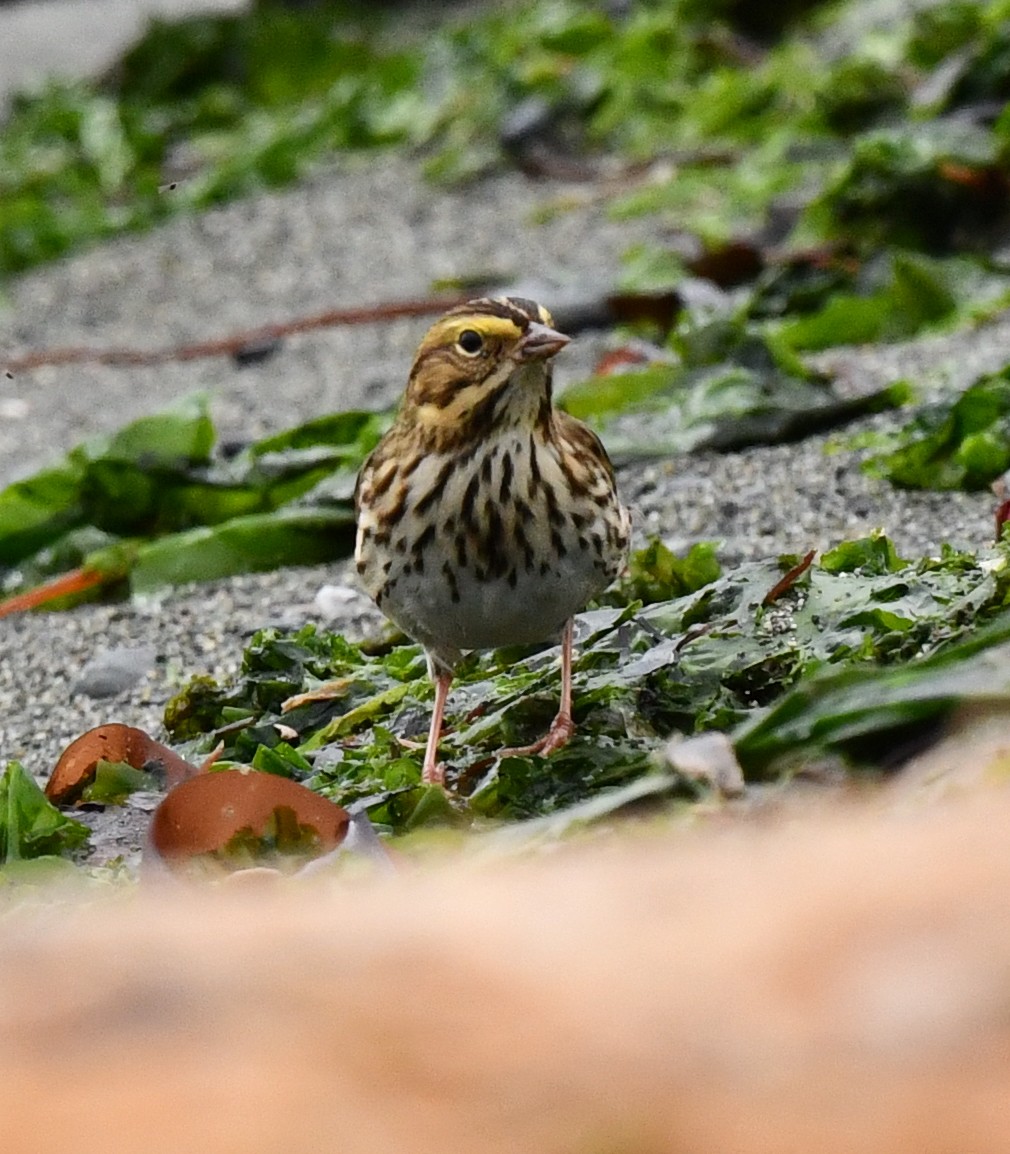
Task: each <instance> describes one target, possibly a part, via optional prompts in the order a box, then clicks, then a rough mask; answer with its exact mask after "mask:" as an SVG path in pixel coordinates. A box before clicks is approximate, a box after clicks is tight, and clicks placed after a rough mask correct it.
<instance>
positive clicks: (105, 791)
mask: <svg viewBox="0 0 1010 1154" xmlns="http://www.w3.org/2000/svg"><path fill="white" fill-rule="evenodd" d="M160 788H161V784H160V782H159V781H158V780H157V778H156V777H155V776H154V774H152V773H146V772H145V771H144V770H142V769H134V767H133V766H132V765H127V764H126V762H122V761H104V760H102V761H99V762H98V764H97V765H96V766H95V776H94V778H93V779H92V780H91V781H90V782H89V783H88V784H87V785H86V786H85V788H84V791H83V793H82V794H81V800H82V801H89V802H95V803H98V804H100V805H122V804H123V802H124V801H125V800H126V799H127V798H128V797H129V796H130V794H131V793H136V792H137V791H138V790H156V789H160Z"/></svg>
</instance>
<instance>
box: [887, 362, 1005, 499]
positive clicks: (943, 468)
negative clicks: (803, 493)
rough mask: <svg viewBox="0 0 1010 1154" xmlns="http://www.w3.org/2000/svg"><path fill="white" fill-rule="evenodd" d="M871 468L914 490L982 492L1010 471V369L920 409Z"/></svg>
mask: <svg viewBox="0 0 1010 1154" xmlns="http://www.w3.org/2000/svg"><path fill="white" fill-rule="evenodd" d="M895 440H896V442H897V447H896V448H893V449H891V450H890V451H889V452H884V453H878V454H876V455H874V456H873V457H872V458H870V459H869V461H868V462H867V467H868V468H869V469H872V470H873V471H876V472H880V473H883V474H884V475H885V476H886V477H888V478H889V479H890V480H891V481H893V482H894V483H895V484H896V485H902V486H904V487H906V488H915V489H984V488H986V487H987V486H988V485H989V484H990V483H991V482H992V481H994V480H995V479H996V478H997V477H999V476H1000V475H1001V474H1002V473H1004V472H1005V471H1006V470H1007V469H1008V468H1010V368H1007V369H1004V370H1003V371H1002V372H1000V373H993V374H991V375H987V376H982V377H979V378H978V379H977V380H976V381H974V382H973V383H972V384H971V385H970V386H969V387H968V388H967V389H966V390H965V391H964V392H963V393H962V394H961V395H960V396H959V397H958V398H957V399H956V400H954V401H953V402H950V401H943V402H938V403H935V404H933V405H929V406H926V407H925V408H924V409H922V410H921V411H920V412H919V413H918V414H917V415H916V416H915V417H914V418H913V419H912V420H911V421H910V422H909V423H908V424H907V425H905V427H904V428H903V429H901V431H900V432H899V433H898V434H897V435H896V437H895Z"/></svg>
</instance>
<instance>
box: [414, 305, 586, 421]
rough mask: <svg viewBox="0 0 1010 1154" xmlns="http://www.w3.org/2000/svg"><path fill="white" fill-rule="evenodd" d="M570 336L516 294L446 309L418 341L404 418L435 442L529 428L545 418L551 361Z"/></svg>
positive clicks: (548, 407) (547, 415) (542, 310)
mask: <svg viewBox="0 0 1010 1154" xmlns="http://www.w3.org/2000/svg"><path fill="white" fill-rule="evenodd" d="M569 340H570V338H569V337H566V336H565V335H564V334H563V333H559V332H557V330H556V329H555V328H554V322H553V320H552V318H551V314H550V313H549V312H548V311H547V310H546V309H545V308H544V307H543V306H542V305H538V304H537V303H536V302H535V301H531V300H526V299H524V298H522V297H501V298H483V299H480V300H473V301H468V302H467V303H466V304H464V305H459V306H458V307H457V308H454V309H451V310H450V311H449V312H447V313H446V314H445V315H444V316H443V317H441V318H440V319H439V320H437V321H436V322H435V323H434V324H433V325H432V326H431V328H430V329H429V330H428V332H427V334H426V335H425V337H424V340H422V341H421V345H420V347H419V348H418V350H417V356H416V357H415V358H414V365H413V368H412V369H411V371H410V380H409V383H408V385H407V392H406V396H405V398H404V405H403V410H402V419H406V420H409V421H410V422H411V423H413V424H414V425H416V426H417V427H419V428H420V429H421V430H423V431H425V432H427V433H428V434H430V435H431V436H432V437H433V438H434V439H435V440H437V441H441V440H443V439H444V438H450V439H457V438H458V439H464V440H472V439H474V440H475V439H479V438H482V437H486V436H487V435H488V434H489V433H491V432H492V431H493V430H495V429H504V428H507V427H517V428H520V429H522V428H528V429H529V430H532V429H533V428H535V427H536V426H537V424H538V423H540V422H546V421H549V420H550V415H551V366H550V361H551V358H552V357H554V356H555V354H557V353H559V352H560V351H561V350H562V349H563V348H564V347H565V345H567V344H568V342H569Z"/></svg>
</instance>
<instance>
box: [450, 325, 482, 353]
mask: <svg viewBox="0 0 1010 1154" xmlns="http://www.w3.org/2000/svg"><path fill="white" fill-rule="evenodd" d="M456 344H457V345H459V347H460V348H461V349H462V350H463V352H464V353H468V354H469V355H470V356H471V357H472V356H474V355H476V354H477V353H479V352H480V350H481V349H482V348H483V347H484V338H483V337H482V336H481V335H480V333H478V332H476V331H475V330H474V329H464V330H463V331H462V332H461V333H460V334H459V338H458V339H457V341H456Z"/></svg>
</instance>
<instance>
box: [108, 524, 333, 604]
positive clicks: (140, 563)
mask: <svg viewBox="0 0 1010 1154" xmlns="http://www.w3.org/2000/svg"><path fill="white" fill-rule="evenodd" d="M353 530H354V514H353V512H352V510H350V509H348V508H334V509H325V508H313V507H304V508H300V507H297V506H292V507H290V508H284V509H278V510H276V511H275V512H272V513H260V514H254V515H252V516H248V517H236V518H234V519H232V520H231V521H226V522H224V524H222V525H216V526H212V527H202V528H198V529H191V530H189V532H186V533H176V534H173V535H172V536H169V537H163V538H161V539H160V540H157V541H152V542H151V543H150V544H147V545H142V546H140V548H138V550H137V559H136V564H135V565H134V567H133V570H132V572H131V574H130V587H131V589H132V590H133V592H134V593H150V592H152V591H154V590H156V589H159V588H163V587H164V586H168V585H181V584H185V583H186V582H190V581H212V580H217V579H218V578H221V577H231V576H234V575H235V574H236V573H255V572H261V571H263V570H269V569H278V568H280V567H282V566H284V565H315V564H318V563H319V562H322V561H332V560H334V559H335V558H337V557H341V556H346V554H347V552H348V550H349V548H350V541H351V539H352V537H353Z"/></svg>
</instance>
